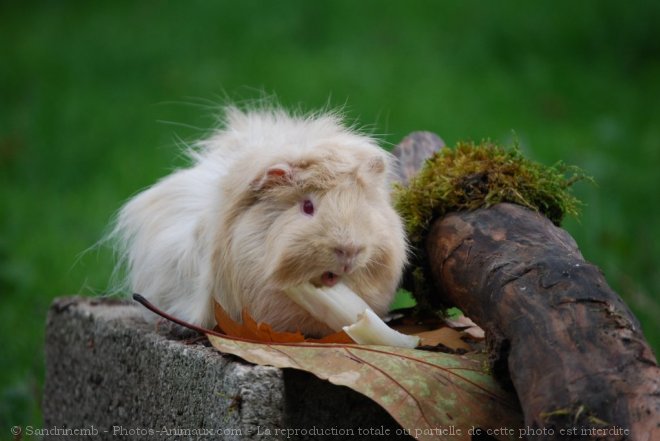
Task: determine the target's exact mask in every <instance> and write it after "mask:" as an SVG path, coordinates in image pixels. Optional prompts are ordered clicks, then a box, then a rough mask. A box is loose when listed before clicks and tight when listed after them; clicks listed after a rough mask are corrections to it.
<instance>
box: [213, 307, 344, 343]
mask: <svg viewBox="0 0 660 441" xmlns="http://www.w3.org/2000/svg"><path fill="white" fill-rule="evenodd" d="M214 312H215V320H216V323H217V324H218V327H219V328H220V330H221V331H222V332H223V333H224V334H226V335H227V336H230V337H239V338H242V339H246V340H251V341H255V342H278V343H296V342H305V341H306V342H312V343H354V341H353V340H352V339H351V338H350V337H349V336H348V335H347V334H346V333H345V332H344V331H341V332H335V333H333V334H330V335H327V336H325V337H323V338H307V337H305V336H304V335H303V334H302V333H300V332H278V331H275V330H273V328H271V326H270V325H269V324H267V323H257V322H256V321H255V320H254V319H253V318H252V316H251V315H250V313H249V312H248V311H247V309H244V310H243V317H242V318H243V323H242V324H241V323H238V322H236V321H235V320H233V319H232V318H231V317H230V316H229V314H227V312H226V311H225V310H224V309H223V308H222V306H220V304H218V303H217V302H215V306H214Z"/></svg>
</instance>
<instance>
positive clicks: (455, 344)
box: [415, 326, 472, 351]
mask: <svg viewBox="0 0 660 441" xmlns="http://www.w3.org/2000/svg"><path fill="white" fill-rule="evenodd" d="M415 335H416V336H418V337H419V338H421V339H422V344H421V346H438V345H444V346H446V347H448V348H449V349H453V350H457V349H464V350H466V351H469V350H470V349H472V347H471V346H470V345H469V344H467V343H465V342H464V341H463V340H462V338H461V336H462V335H463V334H462V333H461V332H459V331H456V330H455V329H452V328H448V327H446V326H445V327H443V328H438V329H434V330H432V331H424V332H418V333H416V334H415Z"/></svg>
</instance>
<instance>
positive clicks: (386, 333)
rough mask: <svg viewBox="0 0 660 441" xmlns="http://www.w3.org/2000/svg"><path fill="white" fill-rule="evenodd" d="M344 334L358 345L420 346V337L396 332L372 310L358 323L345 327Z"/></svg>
mask: <svg viewBox="0 0 660 441" xmlns="http://www.w3.org/2000/svg"><path fill="white" fill-rule="evenodd" d="M344 332H345V333H347V334H348V336H349V337H351V338H352V339H353V341H355V342H356V343H360V344H365V345H384V346H397V347H400V348H415V347H417V345H418V344H419V337H415V336H414V335H406V334H402V333H400V332H399V331H395V330H394V329H392V328H390V327H389V326H387V324H386V323H385V322H384V321H382V320H381V319H380V317H378V316H377V315H376V313H375V312H373V311H372V310H371V309H366V310H365V311H364V312H363V313H362V316H361V317H360V320H358V321H357V322H356V323H354V324H352V325H350V326H344Z"/></svg>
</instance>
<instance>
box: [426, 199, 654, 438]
mask: <svg viewBox="0 0 660 441" xmlns="http://www.w3.org/2000/svg"><path fill="white" fill-rule="evenodd" d="M426 243H427V251H428V259H429V263H430V266H431V272H432V276H433V278H434V282H435V284H436V285H437V287H438V288H439V290H440V292H439V294H438V295H440V296H442V298H443V300H445V301H449V302H451V303H452V304H455V305H456V306H458V307H459V308H461V309H462V310H463V311H464V312H465V313H466V314H467V315H468V316H469V317H471V318H472V319H473V320H474V321H475V322H476V323H478V324H479V325H480V326H481V327H482V328H484V329H485V330H486V332H487V335H488V342H489V348H490V354H491V358H492V361H493V367H494V370H495V373H496V374H497V375H498V376H499V378H503V379H507V378H510V381H511V382H512V384H513V386H514V387H515V389H516V392H517V394H518V398H519V400H520V403H521V406H522V409H523V412H524V416H525V425H526V427H527V429H528V430H529V432H528V433H526V434H525V435H528V436H527V438H528V439H534V440H557V439H584V440H596V439H598V440H644V441H652V440H659V439H660V369H659V368H658V365H657V362H656V359H655V357H654V355H653V352H652V350H651V348H650V347H649V345H648V343H647V342H646V341H645V340H644V337H643V335H642V331H641V329H640V326H639V323H638V322H637V320H636V319H635V317H634V316H633V314H632V313H631V312H630V310H629V309H628V308H627V307H626V305H625V304H624V303H623V301H622V300H621V298H620V297H619V296H618V295H617V294H616V293H615V292H614V291H613V290H612V289H611V288H610V287H609V286H608V285H607V282H606V281H605V279H604V277H603V275H602V274H601V272H600V270H599V269H598V268H597V267H595V266H594V265H592V264H590V263H588V262H586V261H585V260H584V259H583V257H582V255H581V254H580V252H579V250H578V247H577V245H576V244H575V241H574V240H573V239H572V237H571V236H570V235H569V234H568V233H567V232H566V231H564V230H562V229H560V228H557V227H556V226H554V225H553V224H552V223H551V222H550V221H549V220H547V219H546V218H545V217H543V216H541V215H540V214H538V213H536V212H534V211H531V210H529V209H526V208H523V207H521V206H518V205H513V204H498V205H496V206H494V207H491V208H487V209H479V210H476V211H473V212H462V213H452V214H449V215H447V216H445V217H444V218H442V219H440V220H438V221H436V222H435V223H434V225H433V227H432V229H431V231H430V233H429V235H428V237H427V241H426Z"/></svg>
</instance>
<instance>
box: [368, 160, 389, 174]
mask: <svg viewBox="0 0 660 441" xmlns="http://www.w3.org/2000/svg"><path fill="white" fill-rule="evenodd" d="M367 170H368V171H369V173H373V174H375V175H380V174H383V173H384V172H385V159H384V158H383V157H382V156H380V155H378V156H372V157H371V158H369V161H367Z"/></svg>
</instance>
